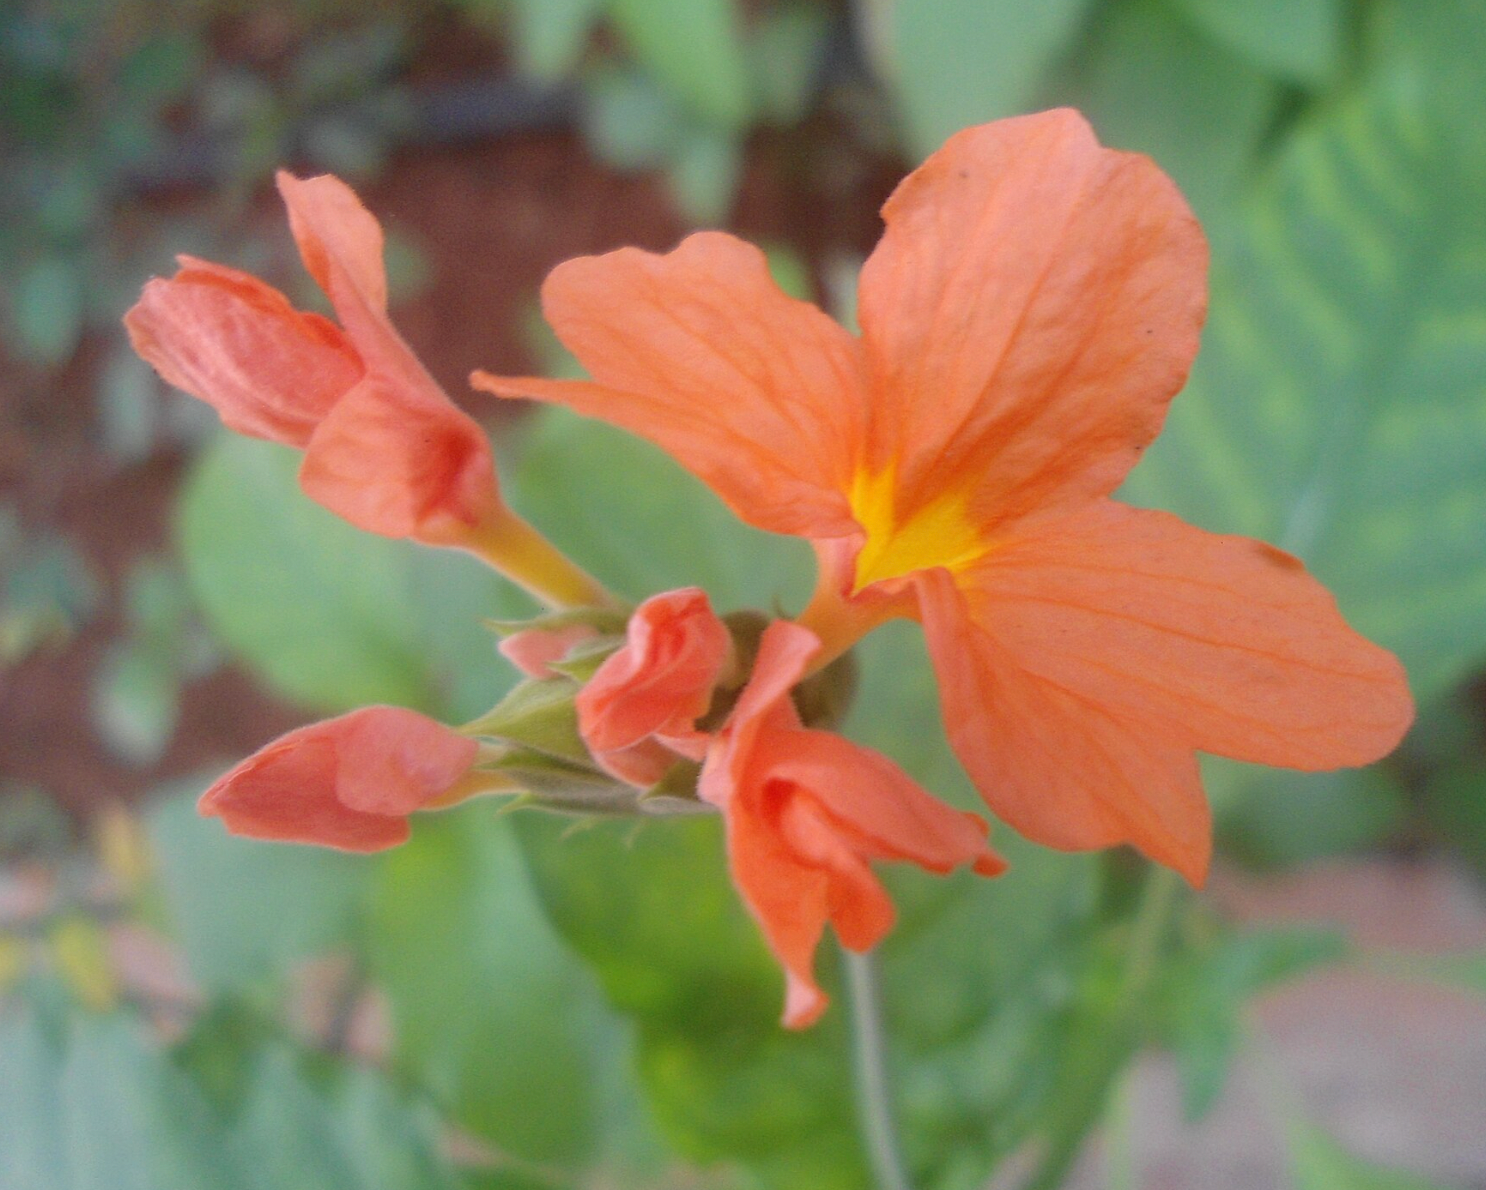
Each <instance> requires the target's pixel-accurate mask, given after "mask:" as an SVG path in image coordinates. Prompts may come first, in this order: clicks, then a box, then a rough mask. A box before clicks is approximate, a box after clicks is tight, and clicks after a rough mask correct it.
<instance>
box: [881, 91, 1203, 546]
mask: <svg viewBox="0 0 1486 1190" xmlns="http://www.w3.org/2000/svg"><path fill="white" fill-rule="evenodd" d="M883 217H884V219H885V220H886V221H887V231H886V233H885V234H884V235H883V238H882V241H881V242H880V243H879V244H878V246H877V248H876V250H875V251H874V252H873V253H872V256H871V257H870V258H869V259H868V261H867V264H866V266H865V267H864V269H863V271H862V277H861V284H860V314H861V323H862V335H863V346H864V351H865V354H866V358H867V363H868V370H869V373H870V375H871V385H872V393H873V402H872V412H873V417H872V422H871V425H870V428H869V433H868V446H867V462H868V467H869V469H870V470H871V471H872V472H874V473H879V474H880V473H883V472H887V471H889V470H892V469H895V472H896V473H895V477H894V482H895V485H896V487H897V498H896V500H897V508H896V511H895V515H896V516H897V517H898V518H899V519H900V520H910V519H911V518H912V517H913V515H914V513H915V512H916V510H917V509H919V508H920V507H922V506H924V505H928V504H933V503H934V501H935V500H936V498H942V496H943V493H944V492H946V491H953V492H957V493H959V495H960V498H961V499H962V500H963V502H964V503H965V505H966V512H967V515H968V516H969V518H970V519H971V520H972V521H974V522H975V523H977V524H980V525H982V526H984V527H986V529H987V530H990V529H994V528H997V527H999V526H1004V525H1006V524H1010V523H1013V522H1015V521H1018V520H1020V519H1023V518H1025V517H1028V516H1031V515H1034V514H1041V513H1044V512H1046V511H1048V510H1049V509H1052V508H1055V507H1058V506H1070V505H1076V504H1078V503H1080V502H1082V501H1084V500H1087V499H1089V498H1090V497H1096V496H1102V495H1106V494H1108V493H1109V492H1111V491H1113V490H1114V488H1115V487H1116V486H1117V485H1118V484H1119V482H1120V480H1121V479H1122V478H1123V477H1124V475H1125V473H1126V472H1127V471H1128V470H1129V469H1130V467H1131V466H1132V465H1133V464H1134V463H1135V461H1136V460H1137V459H1138V458H1139V455H1140V452H1141V450H1142V449H1143V448H1144V447H1145V446H1146V445H1147V444H1148V443H1150V441H1151V440H1152V439H1153V438H1155V436H1156V434H1157V432H1158V431H1159V430H1160V427H1161V423H1162V420H1163V419H1164V417H1165V412H1166V406H1167V404H1168V403H1169V402H1170V400H1171V398H1172V397H1173V396H1174V395H1175V394H1176V392H1177V391H1178V390H1179V389H1180V388H1181V387H1182V384H1183V383H1184V382H1185V379H1186V375H1187V371H1188V369H1189V368H1190V366H1191V363H1192V359H1193V358H1194V356H1195V355H1196V353H1197V338H1198V332H1199V330H1200V327H1201V324H1202V320H1203V316H1204V313H1205V310H1206V302H1207V276H1206V271H1207V249H1206V244H1205V241H1204V239H1203V235H1202V231H1201V229H1200V227H1199V226H1198V224H1197V221H1196V219H1195V218H1194V217H1193V215H1192V213H1191V211H1190V210H1189V209H1188V207H1187V205H1186V203H1185V202H1184V201H1183V199H1182V198H1181V196H1180V194H1179V193H1178V192H1177V190H1176V187H1175V186H1174V185H1173V184H1172V182H1171V180H1170V179H1169V178H1167V177H1166V176H1165V175H1164V174H1163V173H1162V172H1161V171H1160V170H1159V169H1158V168H1157V167H1156V166H1155V164H1154V163H1152V162H1151V161H1150V160H1149V159H1147V158H1145V157H1141V156H1137V155H1134V154H1128V153H1117V152H1114V151H1112V150H1108V149H1104V148H1101V147H1100V146H1099V144H1098V142H1097V141H1096V140H1095V139H1094V135H1093V133H1092V131H1091V130H1090V129H1089V126H1088V125H1087V123H1085V121H1084V120H1083V118H1082V117H1081V116H1079V115H1078V114H1077V113H1075V112H1072V111H1068V110H1061V111H1052V112H1043V113H1040V114H1038V115H1032V116H1022V117H1017V118H1015V119H1010V120H1001V121H997V122H996V123H993V124H985V125H982V126H980V127H977V128H969V129H966V130H965V131H964V132H961V133H958V134H956V135H955V136H953V137H951V138H950V140H949V141H948V142H947V143H946V144H945V145H944V147H943V148H941V149H940V150H939V151H938V152H937V153H935V154H934V155H933V156H931V157H930V158H929V159H928V160H927V161H926V162H925V163H924V164H923V165H922V166H920V167H919V168H918V169H917V170H915V171H914V172H913V173H912V174H910V175H909V176H908V177H907V178H905V179H904V180H903V182H902V183H901V184H900V185H899V187H898V189H897V190H896V191H895V192H894V194H893V195H892V197H891V198H890V199H889V200H888V202H887V204H886V205H885V206H884V208H883Z"/></svg>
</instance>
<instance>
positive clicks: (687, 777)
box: [639, 760, 715, 816]
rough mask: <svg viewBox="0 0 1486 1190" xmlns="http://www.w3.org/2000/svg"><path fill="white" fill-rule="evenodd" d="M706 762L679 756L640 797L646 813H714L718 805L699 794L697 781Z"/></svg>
mask: <svg viewBox="0 0 1486 1190" xmlns="http://www.w3.org/2000/svg"><path fill="white" fill-rule="evenodd" d="M701 775H702V766H701V765H699V764H697V763H696V761H694V760H678V761H677V762H676V763H675V764H673V765H672V766H671V767H670V768H669V769H667V770H666V775H665V776H664V777H662V778H661V779H660V780H659V781H657V782H656V783H655V784H654V785H653V786H651V787H650V788H649V789H646V790H643V791H642V792H641V793H640V797H639V806H640V809H641V810H642V811H643V812H644V813H646V814H656V815H662V816H664V815H668V814H711V813H713V812H714V811H715V807H714V806H712V804H711V803H709V802H704V801H702V799H701V798H700V797H698V796H697V781H698V779H699V778H700V777H701Z"/></svg>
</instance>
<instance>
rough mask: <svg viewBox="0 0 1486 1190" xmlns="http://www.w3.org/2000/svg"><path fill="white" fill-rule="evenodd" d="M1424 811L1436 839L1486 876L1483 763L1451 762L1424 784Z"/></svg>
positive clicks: (1474, 760) (1485, 778)
mask: <svg viewBox="0 0 1486 1190" xmlns="http://www.w3.org/2000/svg"><path fill="white" fill-rule="evenodd" d="M1424 810H1425V813H1426V814H1427V815H1428V816H1429V820H1430V822H1431V823H1433V825H1434V826H1435V828H1436V830H1437V831H1438V832H1439V836H1440V838H1441V839H1442V840H1443V841H1444V842H1445V843H1446V844H1448V845H1449V846H1451V847H1453V848H1454V849H1455V850H1456V851H1458V852H1459V853H1460V855H1461V856H1462V857H1463V858H1464V859H1465V860H1466V862H1467V863H1469V864H1471V865H1472V866H1473V867H1474V868H1475V869H1476V872H1477V873H1478V874H1481V875H1486V766H1483V765H1482V764H1481V761H1480V760H1479V759H1478V758H1477V757H1475V756H1471V757H1467V758H1463V759H1460V760H1457V761H1455V762H1454V763H1452V764H1450V765H1449V766H1448V767H1446V768H1445V769H1443V770H1442V771H1440V772H1437V773H1435V774H1433V775H1432V776H1431V777H1430V779H1429V780H1428V781H1426V782H1425V784H1424Z"/></svg>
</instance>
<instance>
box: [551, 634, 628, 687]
mask: <svg viewBox="0 0 1486 1190" xmlns="http://www.w3.org/2000/svg"><path fill="white" fill-rule="evenodd" d="M622 644H624V637H622V636H598V637H594V638H593V639H592V640H584V641H579V642H578V643H577V644H576V645H574V646H573V647H572V648H571V649H569V650H568V654H567V656H566V657H564V658H563V659H562V660H561V661H549V662H548V663H547V668H548V669H550V670H552V671H553V672H555V673H560V674H564V675H566V676H567V677H570V678H572V679H573V681H575V682H577V683H579V684H580V685H586V684H587V683H588V681H589V680H590V679H591V678H592V677H593V675H594V674H596V673H597V672H598V668H599V666H601V665H602V664H603V663H604V662H605V661H607V660H608V659H609V658H610V657H611V656H613V654H614V651H615V650H616V649H618V648H619V646H620V645H622Z"/></svg>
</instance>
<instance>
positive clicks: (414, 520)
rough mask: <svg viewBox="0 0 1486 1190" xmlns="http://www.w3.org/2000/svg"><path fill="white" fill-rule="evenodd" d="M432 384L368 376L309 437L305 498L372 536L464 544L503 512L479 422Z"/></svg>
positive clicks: (304, 469) (302, 480)
mask: <svg viewBox="0 0 1486 1190" xmlns="http://www.w3.org/2000/svg"><path fill="white" fill-rule="evenodd" d="M427 384H428V386H429V387H423V386H420V385H414V384H410V383H407V382H406V381H400V380H398V379H396V378H390V377H387V376H386V375H384V374H382V373H381V372H379V371H373V372H371V373H368V375H367V376H366V378H365V379H363V380H362V381H361V383H360V384H358V385H357V386H356V387H355V388H353V389H352V390H351V391H350V392H349V393H347V394H346V395H345V396H344V397H343V398H342V399H341V400H340V401H339V402H338V403H337V404H336V406H335V407H334V408H333V409H332V410H331V411H330V412H329V413H328V414H327V415H326V417H325V419H324V420H323V421H322V422H321V423H320V425H319V427H318V428H317V429H316V430H315V432H314V434H313V436H312V437H311V438H310V442H309V445H308V447H307V448H306V450H305V455H304V463H303V465H302V466H301V468H300V472H299V482H300V486H301V487H302V488H303V489H304V491H305V494H306V495H308V496H309V497H310V498H311V499H312V500H315V501H317V502H318V503H320V504H323V505H324V506H325V507H326V508H328V509H330V510H331V511H332V512H334V513H336V514H337V515H338V516H341V517H344V518H345V519H346V520H348V521H350V522H351V523H352V524H353V525H355V526H356V527H357V528H360V529H365V530H366V531H368V532H370V533H381V534H384V535H385V536H388V537H416V538H418V539H419V540H420V541H424V542H427V543H428V544H430V545H443V544H458V543H459V542H460V541H462V540H463V539H464V538H465V536H466V534H467V532H468V530H469V529H470V528H471V527H472V526H474V525H477V524H478V523H479V522H480V521H481V520H482V519H483V518H484V517H485V516H487V515H488V513H489V512H490V511H491V510H492V508H493V507H494V506H495V505H496V503H497V500H498V497H497V495H496V485H495V465H494V462H493V461H492V459H491V454H490V443H489V442H488V441H487V440H486V438H485V434H484V432H483V431H482V430H481V429H480V427H479V426H478V425H477V424H476V423H475V421H474V419H473V418H471V417H470V416H469V415H468V414H466V413H464V412H463V411H461V410H460V409H458V408H456V407H455V406H454V405H453V403H452V402H450V401H449V400H448V398H446V397H445V396H444V395H443V394H442V392H440V391H439V390H438V389H437V388H436V387H432V386H433V382H432V381H431V380H430V381H428V382H427Z"/></svg>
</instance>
